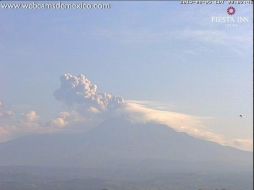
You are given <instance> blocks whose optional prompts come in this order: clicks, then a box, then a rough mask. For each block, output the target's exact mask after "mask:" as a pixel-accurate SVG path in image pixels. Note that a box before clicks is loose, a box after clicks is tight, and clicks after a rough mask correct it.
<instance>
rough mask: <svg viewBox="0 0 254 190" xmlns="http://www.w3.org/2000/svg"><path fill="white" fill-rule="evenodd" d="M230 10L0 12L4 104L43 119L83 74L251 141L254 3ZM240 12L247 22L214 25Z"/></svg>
mask: <svg viewBox="0 0 254 190" xmlns="http://www.w3.org/2000/svg"><path fill="white" fill-rule="evenodd" d="M228 7H229V5H228V4H226V3H225V4H224V5H181V4H180V3H179V2H177V1H174V2H164V1H162V2H150V1H149V2H111V9H107V10H4V9H0V18H1V22H0V32H1V36H0V52H1V53H0V100H1V101H2V102H4V104H5V105H6V106H8V108H9V109H11V110H15V111H17V112H20V113H26V112H29V111H31V110H33V111H35V112H36V113H38V114H39V115H40V119H41V120H45V121H46V120H48V119H49V118H53V117H56V115H57V113H59V112H61V111H62V109H63V105H62V103H61V101H58V100H57V99H56V97H55V96H54V92H55V90H56V89H58V88H59V86H60V80H59V78H60V76H62V75H63V74H65V73H71V74H73V75H78V74H84V75H85V76H86V77H88V79H89V80H91V81H93V83H95V84H97V85H98V86H99V87H100V89H101V91H106V92H109V93H112V94H113V95H115V96H121V97H124V99H125V100H127V101H129V102H132V103H133V102H139V103H140V104H142V105H146V106H147V107H149V109H150V108H153V109H159V110H166V111H169V112H174V113H181V114H186V115H192V116H195V117H199V118H203V119H202V120H203V123H204V125H205V127H206V128H207V129H209V131H211V132H213V133H216V134H220V135H223V136H225V137H226V138H228V139H247V140H252V138H253V137H252V131H253V125H252V123H253V116H252V115H253V114H252V113H253V111H252V108H253V107H252V105H253V99H252V94H253V91H252V84H253V83H252V77H253V75H252V74H253V73H252V72H253V65H252V63H253V58H252V51H253V40H252V39H253V34H252V28H253V24H252V22H253V16H252V15H253V7H252V5H234V7H235V9H236V14H235V15H233V16H229V15H228V14H227V8H228ZM239 16H240V17H246V18H247V19H248V22H247V23H237V25H234V26H232V25H231V26H229V25H228V24H227V23H215V22H212V17H231V18H232V17H234V18H236V19H237V17H239ZM147 109H148V108H147ZM29 114H30V115H29ZM29 114H28V115H26V116H27V117H28V118H29V116H33V113H32V112H29ZM240 114H243V117H239V115H240ZM155 115H156V114H155ZM165 117H167V116H165ZM0 119H1V117H0ZM2 120H3V119H2ZM28 120H29V119H28ZM32 120H33V119H32Z"/></svg>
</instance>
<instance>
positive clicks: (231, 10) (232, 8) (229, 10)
mask: <svg viewBox="0 0 254 190" xmlns="http://www.w3.org/2000/svg"><path fill="white" fill-rule="evenodd" d="M227 12H228V14H229V15H233V14H235V8H234V7H228V9H227Z"/></svg>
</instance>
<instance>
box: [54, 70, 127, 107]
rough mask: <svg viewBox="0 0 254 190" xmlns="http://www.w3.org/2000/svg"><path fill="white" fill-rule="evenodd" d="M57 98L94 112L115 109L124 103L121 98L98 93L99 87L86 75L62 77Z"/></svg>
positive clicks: (65, 75)
mask: <svg viewBox="0 0 254 190" xmlns="http://www.w3.org/2000/svg"><path fill="white" fill-rule="evenodd" d="M55 97H56V99H57V100H60V101H62V102H64V103H65V104H67V105H70V106H75V105H78V106H81V107H82V108H83V109H86V110H87V111H89V110H90V111H92V112H94V111H95V110H96V112H99V111H107V110H111V109H115V108H116V107H118V106H119V105H121V104H123V102H124V100H123V98H121V97H117V96H113V95H111V94H109V93H102V92H98V90H97V86H96V85H95V84H93V83H92V82H91V81H90V80H89V79H87V78H86V76H85V75H79V76H74V75H71V74H64V75H63V76H62V77H61V87H60V88H59V89H58V90H56V91H55Z"/></svg>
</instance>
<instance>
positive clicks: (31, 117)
mask: <svg viewBox="0 0 254 190" xmlns="http://www.w3.org/2000/svg"><path fill="white" fill-rule="evenodd" d="M38 119H39V116H38V114H37V113H36V112H35V111H30V112H28V113H26V114H25V120H26V121H27V122H31V123H34V122H36V121H38Z"/></svg>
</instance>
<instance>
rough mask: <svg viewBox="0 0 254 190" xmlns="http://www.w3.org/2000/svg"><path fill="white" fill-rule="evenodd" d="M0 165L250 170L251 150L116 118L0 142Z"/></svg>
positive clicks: (159, 126) (154, 125) (163, 127)
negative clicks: (78, 129)
mask: <svg viewBox="0 0 254 190" xmlns="http://www.w3.org/2000/svg"><path fill="white" fill-rule="evenodd" d="M0 165H27V166H61V167H84V168H136V169H137V168H146V169H149V168H150V169H160V170H163V169H171V170H177V171H178V170H248V168H252V154H251V153H249V152H245V151H240V150H237V149H234V148H230V147H225V146H221V145H218V144H216V143H213V142H208V141H204V140H200V139H196V138H194V137H191V136H188V135H186V134H185V133H179V132H176V131H174V130H173V129H171V128H169V127H166V126H163V125H158V124H153V123H150V124H134V123H131V122H129V121H127V120H125V119H122V118H118V119H111V120H108V121H106V122H104V123H102V124H101V125H100V126H98V127H96V128H94V129H92V130H90V131H89V132H87V133H84V134H51V135H34V136H26V137H22V138H19V139H16V140H13V141H10V142H7V143H4V144H0Z"/></svg>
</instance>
